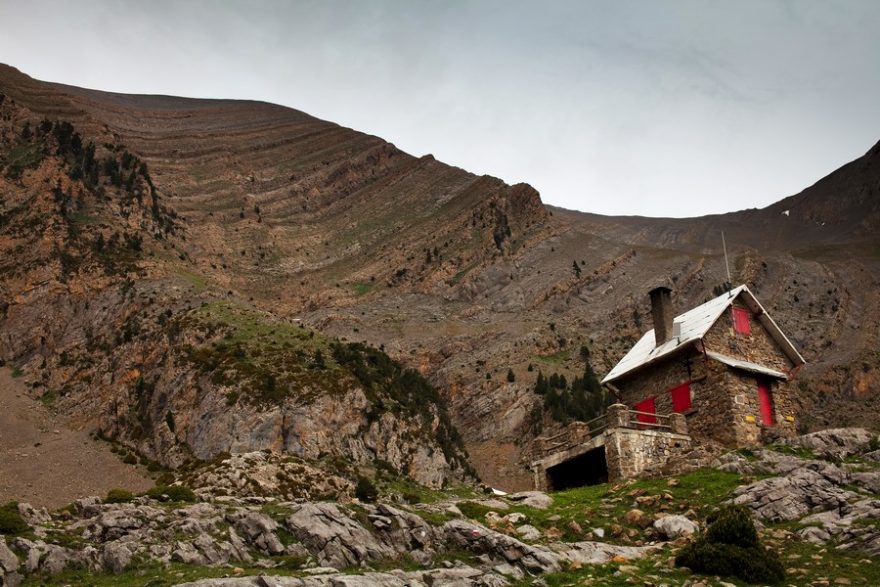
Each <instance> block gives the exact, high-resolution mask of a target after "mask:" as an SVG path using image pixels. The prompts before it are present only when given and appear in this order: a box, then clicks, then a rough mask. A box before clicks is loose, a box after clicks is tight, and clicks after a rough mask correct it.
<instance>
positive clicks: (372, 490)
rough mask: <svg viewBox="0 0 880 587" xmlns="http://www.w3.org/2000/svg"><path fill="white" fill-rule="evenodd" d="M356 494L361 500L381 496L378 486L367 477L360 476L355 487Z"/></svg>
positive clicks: (370, 499)
mask: <svg viewBox="0 0 880 587" xmlns="http://www.w3.org/2000/svg"><path fill="white" fill-rule="evenodd" d="M354 496H355V497H357V498H358V499H359V500H361V501H375V499H376V498H377V497H378V496H379V492H378V490H376V486H375V485H373V482H372V481H370V480H369V479H367V478H366V477H358V480H357V485H355V488H354Z"/></svg>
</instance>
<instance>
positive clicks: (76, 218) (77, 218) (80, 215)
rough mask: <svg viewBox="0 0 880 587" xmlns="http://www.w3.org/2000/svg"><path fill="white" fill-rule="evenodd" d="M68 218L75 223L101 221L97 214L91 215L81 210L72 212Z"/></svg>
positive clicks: (97, 222)
mask: <svg viewBox="0 0 880 587" xmlns="http://www.w3.org/2000/svg"><path fill="white" fill-rule="evenodd" d="M70 219H71V220H72V221H73V222H75V223H77V224H99V223H100V222H101V219H100V218H98V217H97V216H92V215H90V214H87V213H85V212H82V211H79V212H74V213H73V214H72V215H71V217H70Z"/></svg>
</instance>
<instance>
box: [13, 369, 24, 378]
mask: <svg viewBox="0 0 880 587" xmlns="http://www.w3.org/2000/svg"><path fill="white" fill-rule="evenodd" d="M10 375H12V377H14V378H18V377H21V376H22V375H24V371H22V370H21V367H13V368H12V372H11V373H10Z"/></svg>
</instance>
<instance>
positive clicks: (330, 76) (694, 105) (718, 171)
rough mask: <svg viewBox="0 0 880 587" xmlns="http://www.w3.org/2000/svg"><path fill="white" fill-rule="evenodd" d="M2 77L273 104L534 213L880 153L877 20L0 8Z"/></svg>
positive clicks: (415, 1)
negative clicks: (539, 205)
mask: <svg viewBox="0 0 880 587" xmlns="http://www.w3.org/2000/svg"><path fill="white" fill-rule="evenodd" d="M0 22H2V23H3V26H2V28H3V32H2V34H0V62H5V63H8V64H10V65H13V66H15V67H17V68H19V69H20V70H22V71H23V72H25V73H27V74H29V75H31V76H33V77H36V78H39V79H44V80H49V81H58V82H63V83H68V84H73V85H78V86H84V87H91V88H98V89H103V90H110V91H118V92H132V93H153V94H175V95H182V96H199V97H212V98H249V99H258V100H266V101H269V102H275V103H278V104H284V105H286V106H291V107H294V108H297V109H300V110H304V111H306V112H308V113H310V114H312V115H315V116H318V117H320V118H324V119H327V120H332V121H334V122H338V123H340V124H342V125H345V126H350V127H352V128H355V129H358V130H361V131H365V132H368V133H371V134H376V135H379V136H381V137H383V138H385V139H387V140H389V141H391V142H393V143H394V144H396V145H397V146H398V147H400V148H402V149H403V150H405V151H407V152H409V153H412V154H414V155H417V156H420V155H423V154H426V153H432V154H433V155H434V156H435V157H437V158H438V159H440V160H442V161H445V162H447V163H451V164H453V165H458V166H460V167H464V168H465V169H468V170H469V171H472V172H474V173H481V174H482V173H486V174H490V175H495V176H498V177H501V178H503V179H504V180H506V181H508V182H511V183H513V182H520V181H524V182H528V183H530V184H532V185H533V186H535V187H536V188H537V189H538V190H539V191H540V192H541V196H542V198H543V200H544V201H545V202H546V203H549V204H553V205H557V206H563V207H566V208H573V209H578V210H584V211H589V212H600V213H604V214H639V215H649V216H695V215H701V214H706V213H715V212H726V211H731V210H738V209H742V208H750V207H762V206H766V205H768V204H770V203H772V202H773V201H776V200H778V199H781V198H783V197H785V196H787V195H790V194H792V193H796V192H798V191H800V190H801V189H803V188H804V187H806V186H808V185H810V184H812V183H813V182H814V181H816V180H817V179H819V178H820V177H822V176H824V175H826V174H827V173H829V172H830V171H832V170H834V169H835V168H837V167H839V166H840V165H841V164H843V163H845V162H847V161H850V160H852V159H854V158H856V157H858V156H860V155H862V154H863V153H864V152H865V151H867V150H868V149H869V148H870V147H871V146H872V145H873V144H874V143H876V142H877V141H878V139H880V1H877V0H865V1H859V0H845V1H844V0H841V1H830V0H822V1H815V2H813V1H808V0H796V1H795V0H791V1H778V2H776V1H771V0H762V1H760V2H748V1H743V0H737V1H735V2H730V1H727V0H724V1H715V2H712V1H707V0H696V1H692V2H689V1H672V0H670V1H665V2H664V1H660V0H644V1H640V2H632V1H621V0H608V1H605V2H598V1H585V0H579V1H571V2H565V1H551V0H544V1H535V2H516V1H513V0H499V1H497V2H496V1H476V0H474V1H468V2H465V1H454V0H446V1H442V0H434V1H419V0H385V1H378V0H376V1H367V0H352V1H349V2H341V1H330V0H327V1H317V0H316V1H287V2H282V1H262V2H261V1H257V0H249V1H220V0H215V1H207V0H206V1H178V2H170V1H157V0H150V1H144V0H137V1H134V0H133V1H125V0H115V1H113V0H89V1H88V2H74V1H72V0H71V1H41V0H28V1H27V2H25V1H22V0H0Z"/></svg>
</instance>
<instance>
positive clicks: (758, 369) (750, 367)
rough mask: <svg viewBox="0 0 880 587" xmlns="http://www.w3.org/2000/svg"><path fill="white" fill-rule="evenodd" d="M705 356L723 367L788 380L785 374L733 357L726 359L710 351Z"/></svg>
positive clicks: (726, 357) (725, 356)
mask: <svg viewBox="0 0 880 587" xmlns="http://www.w3.org/2000/svg"><path fill="white" fill-rule="evenodd" d="M706 354H707V355H708V356H709V357H711V358H713V359H715V360H716V361H719V362H721V363H724V364H725V365H730V366H731V367H735V368H737V369H742V370H744V371H751V372H752V373H759V374H761V375H769V376H770V377H776V378H778V379H788V375H786V374H785V373H782V372H781V371H777V370H776V369H771V368H769V367H764V366H763V365H759V364H757V363H752V362H750V361H743V360H741V359H734V358H733V357H728V356H727V355H722V354H721V353H713V352H712V351H708V352H706Z"/></svg>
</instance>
